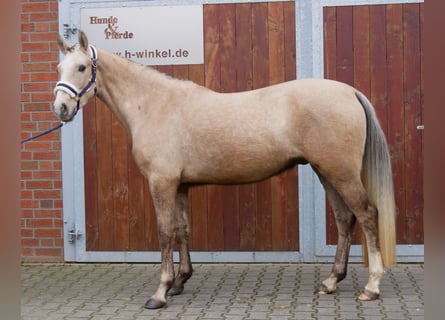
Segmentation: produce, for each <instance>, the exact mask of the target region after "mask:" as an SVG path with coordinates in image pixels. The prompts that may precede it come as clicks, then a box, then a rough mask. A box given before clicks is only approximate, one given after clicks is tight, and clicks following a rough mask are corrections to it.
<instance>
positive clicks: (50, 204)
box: [39, 199, 54, 209]
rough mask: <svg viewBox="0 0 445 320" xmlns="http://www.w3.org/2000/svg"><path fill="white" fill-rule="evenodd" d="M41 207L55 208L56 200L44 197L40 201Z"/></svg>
mask: <svg viewBox="0 0 445 320" xmlns="http://www.w3.org/2000/svg"><path fill="white" fill-rule="evenodd" d="M39 204H40V208H44V209H53V208H54V201H53V200H50V199H44V200H40V201H39Z"/></svg>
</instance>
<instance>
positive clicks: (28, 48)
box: [22, 42, 49, 52]
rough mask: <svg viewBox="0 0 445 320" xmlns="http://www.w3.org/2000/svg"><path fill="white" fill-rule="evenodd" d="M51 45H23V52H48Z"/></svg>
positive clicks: (35, 43) (38, 43) (32, 43)
mask: <svg viewBox="0 0 445 320" xmlns="http://www.w3.org/2000/svg"><path fill="white" fill-rule="evenodd" d="M48 49H49V45H48V43H47V42H28V43H23V44H22V51H25V52H27V51H48Z"/></svg>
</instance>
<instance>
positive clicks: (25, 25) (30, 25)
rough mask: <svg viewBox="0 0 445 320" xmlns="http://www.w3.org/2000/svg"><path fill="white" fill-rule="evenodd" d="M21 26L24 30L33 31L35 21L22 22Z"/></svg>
mask: <svg viewBox="0 0 445 320" xmlns="http://www.w3.org/2000/svg"><path fill="white" fill-rule="evenodd" d="M21 27H22V28H21V30H22V32H33V31H34V30H35V24H34V23H22V25H21Z"/></svg>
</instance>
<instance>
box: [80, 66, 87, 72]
mask: <svg viewBox="0 0 445 320" xmlns="http://www.w3.org/2000/svg"><path fill="white" fill-rule="evenodd" d="M86 68H87V67H86V66H85V65H83V64H81V65H80V66H79V72H84V71H85V70H86Z"/></svg>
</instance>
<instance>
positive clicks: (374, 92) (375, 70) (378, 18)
mask: <svg viewBox="0 0 445 320" xmlns="http://www.w3.org/2000/svg"><path fill="white" fill-rule="evenodd" d="M370 14H371V21H370V23H371V25H370V28H371V42H370V46H371V51H370V54H371V55H370V59H371V94H370V100H371V102H372V103H373V105H374V108H375V110H376V113H377V117H378V118H379V121H380V124H381V126H382V129H383V131H384V133H385V135H386V134H387V133H388V117H387V113H388V112H387V105H388V96H387V90H386V88H387V63H386V41H384V39H386V15H385V6H384V5H375V6H370Z"/></svg>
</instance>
